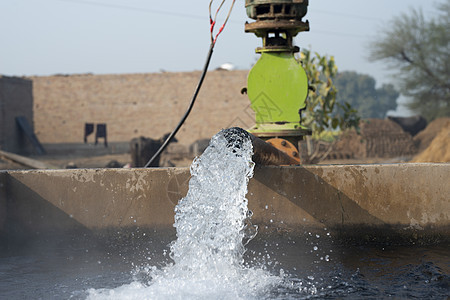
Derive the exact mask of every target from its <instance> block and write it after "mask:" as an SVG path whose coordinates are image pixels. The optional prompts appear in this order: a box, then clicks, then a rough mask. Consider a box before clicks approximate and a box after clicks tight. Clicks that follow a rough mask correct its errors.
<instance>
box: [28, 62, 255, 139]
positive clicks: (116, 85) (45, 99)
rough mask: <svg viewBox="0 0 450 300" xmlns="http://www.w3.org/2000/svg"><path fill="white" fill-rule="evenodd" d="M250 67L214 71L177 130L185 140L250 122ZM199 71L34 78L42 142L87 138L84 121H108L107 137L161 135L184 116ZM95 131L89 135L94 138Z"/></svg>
mask: <svg viewBox="0 0 450 300" xmlns="http://www.w3.org/2000/svg"><path fill="white" fill-rule="evenodd" d="M247 73H248V71H241V70H240V71H219V70H217V71H210V72H208V74H207V76H206V79H205V81H204V83H203V87H202V89H201V91H200V93H199V96H198V99H197V101H196V103H195V105H194V108H193V110H192V112H191V114H190V116H189V118H188V119H187V121H186V122H185V125H184V126H183V127H182V128H181V130H180V131H179V133H178V135H177V139H178V140H179V142H180V143H182V144H186V145H188V144H190V143H192V142H194V141H195V140H197V139H201V138H210V137H211V136H212V135H213V134H215V133H216V132H218V131H219V130H220V129H222V128H226V127H230V126H241V127H244V128H245V127H250V126H252V125H253V124H254V121H253V120H254V113H253V111H252V110H251V109H250V108H249V104H250V102H249V100H248V98H247V96H246V95H241V93H240V90H241V88H242V87H244V86H246V82H247ZM199 77H200V72H199V71H196V72H187V73H155V74H123V75H90V74H85V75H71V76H45V77H32V78H31V79H32V80H33V94H34V107H33V108H34V126H35V133H36V135H37V136H38V138H39V140H40V141H41V142H42V143H80V142H83V135H84V124H85V123H106V124H107V131H108V132H107V134H108V140H109V141H112V142H114V141H116V142H123V141H129V140H131V139H132V138H134V137H138V136H146V137H151V138H160V137H161V136H162V135H164V134H165V133H168V132H170V131H172V130H173V128H174V127H175V126H176V125H177V123H178V121H179V120H180V119H181V117H182V116H183V114H184V112H185V110H186V109H187V107H188V104H189V102H190V100H191V97H192V95H193V92H194V89H195V87H196V85H197V82H198V79H199ZM93 139H94V137H93V136H90V137H89V138H88V141H89V142H92V141H93Z"/></svg>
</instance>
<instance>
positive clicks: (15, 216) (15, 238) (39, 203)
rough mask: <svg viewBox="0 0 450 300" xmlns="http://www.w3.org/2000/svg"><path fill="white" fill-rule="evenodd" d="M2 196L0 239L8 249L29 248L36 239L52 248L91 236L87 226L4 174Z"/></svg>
mask: <svg viewBox="0 0 450 300" xmlns="http://www.w3.org/2000/svg"><path fill="white" fill-rule="evenodd" d="M11 190H14V193H13V195H14V197H12V196H11V193H9V192H8V191H11ZM6 197H7V199H6V210H7V215H6V220H5V223H4V230H3V236H0V238H1V239H2V240H4V241H5V243H3V242H2V244H4V245H5V244H6V245H7V247H8V248H11V247H13V248H17V247H19V248H24V247H29V246H31V244H33V245H34V244H35V243H36V241H39V243H40V244H42V245H43V246H44V245H45V244H47V245H46V246H50V247H55V246H58V245H61V246H62V245H66V244H67V243H68V242H70V243H72V242H74V241H75V240H78V241H84V240H86V239H89V238H91V237H92V232H91V231H90V230H89V229H88V228H86V227H85V226H83V225H82V224H81V223H79V222H78V221H76V220H75V219H73V218H72V217H71V216H70V215H68V214H66V213H65V212H63V211H62V210H61V209H59V208H58V207H56V206H54V205H53V204H51V203H50V202H48V201H47V200H45V199H44V198H42V197H41V196H40V195H39V194H38V193H36V192H35V191H33V190H32V189H30V188H29V187H27V186H26V185H24V184H23V183H22V182H20V181H19V180H17V179H15V178H13V177H12V176H8V175H7V176H6ZM48 243H50V244H51V245H48Z"/></svg>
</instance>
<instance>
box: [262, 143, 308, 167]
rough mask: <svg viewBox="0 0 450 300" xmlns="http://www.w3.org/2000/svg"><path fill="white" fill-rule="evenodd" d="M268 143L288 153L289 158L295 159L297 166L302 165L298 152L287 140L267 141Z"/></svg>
mask: <svg viewBox="0 0 450 300" xmlns="http://www.w3.org/2000/svg"><path fill="white" fill-rule="evenodd" d="M266 143H269V144H270V145H272V146H273V147H275V148H277V149H278V150H280V151H282V152H284V153H286V154H287V155H288V156H290V157H291V158H292V159H294V160H295V161H296V162H297V164H300V155H299V153H298V150H297V148H296V147H295V146H294V145H293V144H292V143H291V142H289V141H287V140H285V139H280V138H273V139H269V140H267V141H266Z"/></svg>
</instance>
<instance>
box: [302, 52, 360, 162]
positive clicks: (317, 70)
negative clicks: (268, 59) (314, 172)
mask: <svg viewBox="0 0 450 300" xmlns="http://www.w3.org/2000/svg"><path fill="white" fill-rule="evenodd" d="M299 60H300V61H301V63H302V66H303V68H304V69H305V71H306V75H307V76H308V80H309V88H310V92H309V94H308V99H307V102H306V103H307V104H306V109H305V111H304V112H303V114H302V121H303V122H302V124H303V125H305V126H307V127H309V128H311V129H312V131H313V134H312V138H311V137H309V136H307V137H306V140H307V146H308V153H307V157H304V158H303V159H304V163H317V162H319V161H320V160H323V159H325V158H326V156H327V155H328V153H330V151H331V150H332V149H333V146H334V144H335V143H336V141H337V139H336V138H335V133H337V132H338V131H337V129H340V130H345V129H348V128H355V129H356V130H357V131H358V130H359V120H360V117H359V115H358V112H357V111H356V110H355V109H354V108H353V107H352V106H351V105H350V104H349V103H347V102H345V103H337V102H336V95H337V89H336V86H335V85H334V83H333V79H334V77H335V76H336V74H337V71H338V69H337V66H336V64H335V62H334V57H333V56H331V57H327V56H322V55H320V54H319V53H314V54H313V53H312V52H311V51H310V50H308V49H303V50H302V52H301V53H300V58H299ZM313 139H314V140H315V141H312V140H313ZM321 145H322V146H324V147H325V148H326V150H325V151H324V152H323V153H320V149H321V147H320V146H321Z"/></svg>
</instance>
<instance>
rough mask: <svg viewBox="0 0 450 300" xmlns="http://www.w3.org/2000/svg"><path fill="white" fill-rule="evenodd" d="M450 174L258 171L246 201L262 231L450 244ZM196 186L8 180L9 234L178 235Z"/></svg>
mask: <svg viewBox="0 0 450 300" xmlns="http://www.w3.org/2000/svg"><path fill="white" fill-rule="evenodd" d="M448 174H450V164H392V165H329V166H305V167H301V166H296V167H257V168H256V169H255V174H254V178H253V179H251V180H250V184H249V192H248V195H247V198H248V199H249V207H250V209H251V210H252V211H253V213H254V215H253V218H252V222H253V223H255V224H258V225H259V226H260V228H263V229H264V228H265V227H266V226H267V227H268V228H269V227H270V228H272V229H275V230H278V231H279V230H281V231H283V230H287V231H303V230H304V229H305V228H323V227H327V228H329V229H336V230H339V229H344V230H346V231H347V232H359V233H360V234H361V233H363V234H364V231H365V230H366V231H370V232H374V230H375V231H376V230H378V231H381V232H387V231H385V230H394V231H397V232H400V233H401V234H406V233H411V234H413V235H415V236H417V234H419V235H434V234H439V235H440V236H444V237H445V238H449V237H450V231H449V228H450V196H449V195H450V185H449V184H448ZM189 176H190V175H189V170H188V169H187V168H168V169H162V168H161V169H79V170H52V171H47V170H45V171H44V170H37V171H4V172H1V173H0V180H1V185H0V196H1V197H2V198H1V201H0V211H4V207H5V201H7V213H6V215H5V214H0V226H2V227H0V229H2V231H3V234H17V235H21V234H31V233H36V234H39V233H43V232H48V233H52V232H65V231H72V230H75V231H76V230H88V231H96V230H105V229H114V230H115V229H117V228H125V227H136V226H139V227H141V228H144V227H146V228H157V227H158V228H159V227H164V228H171V227H172V224H173V220H174V219H173V217H174V207H175V205H176V203H177V201H178V200H179V199H180V198H181V197H183V196H184V195H185V194H186V192H187V189H188V180H189ZM2 193H3V194H2ZM5 198H6V200H5ZM1 218H3V220H2V219H1ZM2 224H3V225H2ZM5 224H6V225H5Z"/></svg>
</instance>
